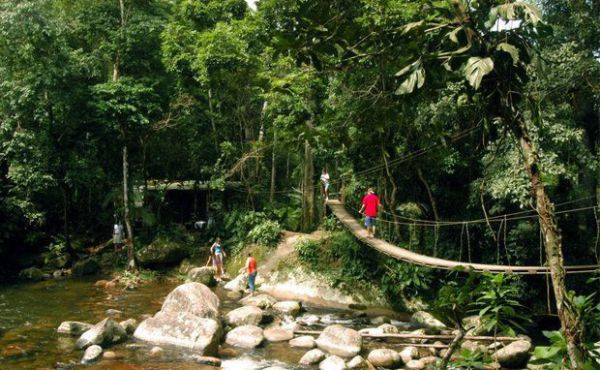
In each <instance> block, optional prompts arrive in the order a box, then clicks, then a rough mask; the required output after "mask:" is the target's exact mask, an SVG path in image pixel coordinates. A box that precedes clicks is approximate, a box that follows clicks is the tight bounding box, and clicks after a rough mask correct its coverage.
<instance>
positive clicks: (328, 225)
mask: <svg viewBox="0 0 600 370" xmlns="http://www.w3.org/2000/svg"><path fill="white" fill-rule="evenodd" d="M321 228H322V229H323V230H325V231H335V230H338V229H339V222H338V220H337V218H336V217H335V216H329V217H326V218H324V219H323V220H322V221H321Z"/></svg>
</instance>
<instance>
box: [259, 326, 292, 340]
mask: <svg viewBox="0 0 600 370" xmlns="http://www.w3.org/2000/svg"><path fill="white" fill-rule="evenodd" d="M263 335H264V336H265V339H267V340H268V341H269V342H284V341H288V340H290V339H292V338H294V331H293V330H290V329H286V328H282V327H279V326H273V327H269V328H266V329H265V330H264V331H263Z"/></svg>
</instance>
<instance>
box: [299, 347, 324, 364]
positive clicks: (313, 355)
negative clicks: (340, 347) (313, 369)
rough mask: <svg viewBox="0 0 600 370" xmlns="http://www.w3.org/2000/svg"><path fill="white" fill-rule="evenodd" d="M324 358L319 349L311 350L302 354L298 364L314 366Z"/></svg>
mask: <svg viewBox="0 0 600 370" xmlns="http://www.w3.org/2000/svg"><path fill="white" fill-rule="evenodd" d="M324 358H325V352H323V351H321V350H320V349H312V350H310V351H308V352H306V353H305V354H304V356H302V358H301V359H300V361H298V363H299V364H300V365H314V364H316V363H319V362H321V361H322V360H323V359H324Z"/></svg>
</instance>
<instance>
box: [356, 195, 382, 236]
mask: <svg viewBox="0 0 600 370" xmlns="http://www.w3.org/2000/svg"><path fill="white" fill-rule="evenodd" d="M380 208H381V202H380V201H379V197H378V196H377V195H375V191H374V190H373V188H369V190H367V195H365V196H364V198H363V200H362V206H361V207H360V211H359V212H360V213H363V211H364V213H365V226H366V227H367V237H369V238H372V237H374V236H375V221H376V219H377V210H378V209H380Z"/></svg>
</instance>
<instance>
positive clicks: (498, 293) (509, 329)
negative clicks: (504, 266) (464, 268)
mask: <svg viewBox="0 0 600 370" xmlns="http://www.w3.org/2000/svg"><path fill="white" fill-rule="evenodd" d="M518 282H519V281H518V279H517V277H516V276H514V275H505V274H495V275H492V274H484V275H483V278H482V280H481V285H480V287H479V289H478V292H477V300H476V302H475V307H477V309H478V312H477V314H478V315H479V317H480V318H481V323H482V325H483V328H484V330H485V331H486V332H491V333H494V335H497V334H503V335H508V336H515V335H516V334H517V332H516V330H518V331H520V332H521V333H526V329H525V327H524V325H529V324H531V319H530V317H529V315H530V313H529V310H528V309H527V307H525V306H523V305H522V304H521V303H520V302H519V298H520V297H522V287H521V286H519V285H517V283H518Z"/></svg>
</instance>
